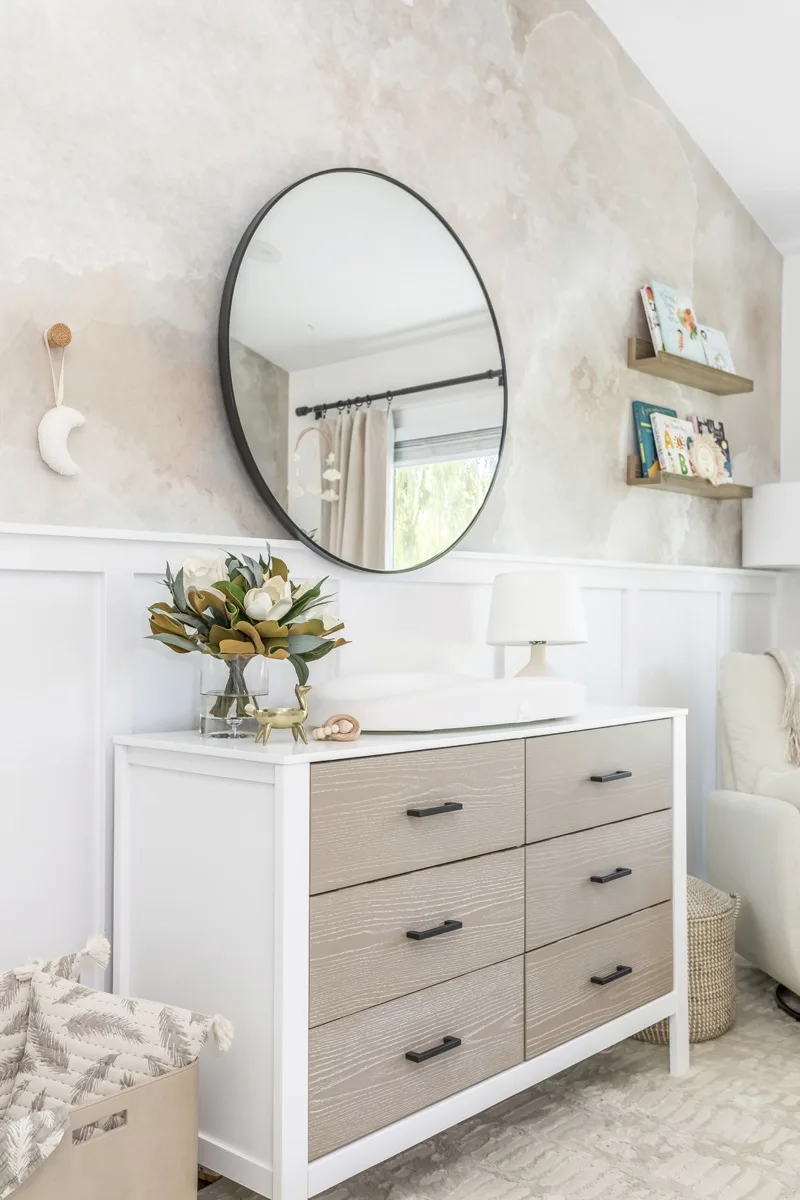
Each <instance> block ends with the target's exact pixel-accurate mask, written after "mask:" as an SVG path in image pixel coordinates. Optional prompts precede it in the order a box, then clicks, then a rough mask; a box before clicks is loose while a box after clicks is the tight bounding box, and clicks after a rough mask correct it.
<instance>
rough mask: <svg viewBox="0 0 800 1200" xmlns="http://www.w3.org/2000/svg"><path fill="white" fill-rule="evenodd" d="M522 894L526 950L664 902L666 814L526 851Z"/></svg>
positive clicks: (668, 878)
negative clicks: (524, 902)
mask: <svg viewBox="0 0 800 1200" xmlns="http://www.w3.org/2000/svg"><path fill="white" fill-rule="evenodd" d="M622 871H630V872H631V874H629V875H623V874H622V873H621V872H622ZM592 876H594V877H595V879H594V881H593V879H592ZM609 876H611V878H609ZM600 880H605V882H602V883H601V882H599V881H600ZM525 895H526V924H525V940H526V946H525V949H526V950H535V949H536V948H537V947H538V946H546V945H547V944H548V943H549V942H555V941H557V940H558V939H559V938H564V937H569V936H570V935H571V934H573V933H581V932H582V931H583V930H584V929H592V928H594V927H595V926H597V925H603V924H605V923H606V922H607V921H616V920H617V918H618V917H624V916H627V915H628V913H633V912H638V911H639V909H642V908H650V907H651V906H652V905H654V904H660V903H661V902H662V901H664V900H669V899H670V897H671V896H672V810H671V809H666V810H665V811H663V812H655V813H648V814H647V816H644V817H634V818H633V819H632V820H630V821H618V822H616V823H615V824H614V825H601V826H599V828H597V829H586V830H584V831H583V832H582V833H570V834H567V836H566V837H559V838H552V839H551V840H550V841H548V842H539V843H537V845H535V846H527V847H526V848H525Z"/></svg>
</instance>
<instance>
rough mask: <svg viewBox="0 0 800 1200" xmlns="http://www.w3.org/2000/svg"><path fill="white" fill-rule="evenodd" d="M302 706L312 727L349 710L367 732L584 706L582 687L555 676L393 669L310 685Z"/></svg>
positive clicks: (512, 718)
mask: <svg viewBox="0 0 800 1200" xmlns="http://www.w3.org/2000/svg"><path fill="white" fill-rule="evenodd" d="M308 704H309V714H310V723H311V724H312V725H321V724H322V723H323V722H324V721H325V720H327V718H328V717H331V716H334V715H335V714H336V713H350V714H352V716H354V717H356V718H357V719H358V721H359V722H360V724H361V728H362V729H363V730H364V731H365V732H369V733H431V732H434V731H444V730H449V729H481V728H486V727H487V726H492V725H527V724H530V722H531V721H550V720H554V719H556V718H559V717H572V716H575V714H576V713H579V712H581V710H582V709H583V708H584V707H585V705H586V688H585V687H584V686H583V684H582V683H575V682H573V681H572V680H568V679H559V678H558V676H555V675H548V676H534V677H531V676H527V677H520V676H514V678H512V679H475V678H474V677H473V676H469V675H444V674H426V673H400V672H398V673H397V674H393V675H351V676H350V677H349V678H347V677H345V678H342V679H334V680H331V681H329V682H328V683H323V684H321V685H320V686H319V687H314V688H312V690H311V691H310V692H309V696H308Z"/></svg>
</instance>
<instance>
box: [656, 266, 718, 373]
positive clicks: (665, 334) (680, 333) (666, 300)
mask: <svg viewBox="0 0 800 1200" xmlns="http://www.w3.org/2000/svg"><path fill="white" fill-rule="evenodd" d="M650 287H651V288H652V291H653V301H654V303H655V306H656V312H657V313H658V324H659V327H660V329H661V337H662V339H663V341H664V349H665V350H666V351H667V352H668V353H669V354H680V355H682V356H683V358H691V359H693V360H694V362H701V363H704V362H705V361H706V356H705V354H704V353H703V342H702V339H701V337H700V331H699V329H698V325H697V318H696V316H695V314H694V308H693V307H692V301H691V299H690V298H689V297H688V296H687V295H686V294H685V293H684V292H679V291H676V289H675V288H671V287H667V286H666V284H664V283H655V282H653V283H651V284H650Z"/></svg>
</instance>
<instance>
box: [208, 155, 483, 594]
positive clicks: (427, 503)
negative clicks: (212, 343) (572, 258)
mask: <svg viewBox="0 0 800 1200" xmlns="http://www.w3.org/2000/svg"><path fill="white" fill-rule="evenodd" d="M225 316H226V314H225V312H224V310H223V320H224V319H225ZM224 332H225V331H223V333H224ZM227 337H228V343H227V345H228V354H229V360H230V371H229V374H230V378H229V380H226V379H225V373H226V371H225V364H224V357H223V384H224V386H225V390H226V401H227V404H228V407H229V411H230V410H231V409H233V410H235V411H234V412H233V413H232V417H233V426H234V432H235V433H236V434H237V438H238V440H239V442H240V448H242V449H243V450H244V457H245V461H246V462H248V466H249V468H250V470H251V473H252V474H253V475H254V479H255V481H256V483H257V484H258V485H259V487H260V489H261V491H262V494H263V495H264V496H265V498H266V499H267V500H268V502H269V503H270V504H271V506H272V507H273V508H274V509H275V510H276V511H277V512H278V514H279V515H280V516H281V517H282V519H284V521H285V522H286V519H287V518H288V522H287V523H288V524H289V527H290V529H292V527H296V530H297V531H300V532H301V533H302V534H303V535H304V536H305V537H306V538H308V539H309V540H310V541H312V542H313V543H314V544H315V545H316V546H318V547H319V548H320V549H321V550H322V551H324V552H325V553H327V554H329V555H332V556H334V557H336V558H337V559H340V560H343V561H344V562H346V563H348V564H350V565H352V566H355V567H363V568H368V569H371V570H378V571H397V570H406V569H409V568H413V567H417V566H421V565H422V564H423V563H425V562H427V561H429V560H431V559H434V558H436V557H438V556H439V555H441V554H443V553H444V552H445V551H446V550H448V549H449V548H450V547H451V546H452V545H453V544H454V543H455V542H456V541H458V539H459V538H460V537H461V536H462V535H463V533H464V532H465V530H466V529H467V528H468V527H469V525H470V524H471V522H472V521H473V520H474V518H475V516H476V515H477V513H478V512H479V511H480V508H481V506H482V505H483V503H484V500H485V499H486V496H487V493H488V491H489V488H490V486H491V483H492V480H493V479H494V475H495V472H496V470H497V466H498V458H499V454H500V450H501V444H502V438H503V429H504V424H505V403H506V400H505V397H506V389H505V381H504V378H503V363H502V352H501V348H500V343H499V338H498V335H497V332H496V328H495V324H494V320H493V315H492V312H491V310H490V307H489V304H488V303H487V299H486V296H485V294H484V291H483V288H482V286H481V282H480V280H479V278H478V276H477V274H476V272H475V269H474V268H473V266H472V264H471V263H470V261H469V259H468V257H467V256H466V254H465V253H464V250H463V249H462V247H461V246H460V244H459V242H458V241H457V240H456V238H455V236H454V235H453V234H452V233H451V232H450V230H449V229H448V227H447V225H445V224H444V222H443V221H442V220H441V219H440V218H439V217H438V216H437V215H436V214H435V213H434V212H433V211H432V210H431V209H430V208H429V207H428V206H427V205H426V204H424V203H423V202H422V201H421V200H420V199H419V198H418V197H416V196H415V195H414V194H413V193H411V192H409V191H407V190H406V189H405V188H404V187H402V186H401V185H399V184H397V183H395V182H394V181H392V180H390V179H386V178H385V177H383V176H376V175H373V174H370V173H368V172H362V171H349V170H342V171H335V172H329V173H326V174H322V175H316V176H312V177H311V178H309V179H307V180H304V181H303V182H301V183H299V184H297V185H296V186H295V187H293V188H291V189H289V190H288V191H287V192H285V193H283V194H282V195H281V196H280V197H278V198H277V200H276V201H274V202H273V203H272V204H271V205H270V206H268V209H267V210H266V212H265V214H264V216H263V217H262V219H261V220H260V222H259V223H258V224H257V226H256V228H255V230H254V232H253V233H252V235H251V236H250V240H249V242H248V243H247V246H246V249H245V252H244V256H243V258H242V259H241V263H240V264H239V267H238V273H237V274H236V278H235V285H234V287H233V291H232V293H231V294H230V314H229V321H228V324H227ZM237 424H238V426H239V429H238V430H237ZM242 441H244V443H245V447H242ZM248 451H249V454H248V453H247V452H248ZM294 531H295V529H293V532H294Z"/></svg>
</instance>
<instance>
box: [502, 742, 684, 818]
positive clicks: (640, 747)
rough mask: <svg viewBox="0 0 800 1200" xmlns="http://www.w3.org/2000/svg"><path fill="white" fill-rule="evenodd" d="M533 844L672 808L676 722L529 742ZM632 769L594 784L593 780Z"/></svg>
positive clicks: (528, 786)
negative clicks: (674, 727)
mask: <svg viewBox="0 0 800 1200" xmlns="http://www.w3.org/2000/svg"><path fill="white" fill-rule="evenodd" d="M526 755H527V773H526V774H527V781H526V794H527V831H526V837H525V840H526V841H527V842H539V841H542V840H543V839H544V838H551V837H558V836H559V835H560V834H562V833H575V832H577V830H579V829H591V828H593V827H594V826H596V825H606V824H608V823H609V822H610V821H624V820H625V819H626V818H627V817H638V816H640V815H641V814H642V813H647V812H655V811H656V809H659V808H669V807H670V805H671V804H672V722H671V721H666V720H665V721H645V722H642V723H640V724H636V725H616V726H609V727H608V728H605V729H586V730H582V731H580V732H579V733H560V734H553V735H552V736H551V737H537V738H529V739H528V741H527V743H526ZM618 771H630V777H626V778H621V779H618V780H616V781H615V780H609V781H608V782H605V783H596V782H592V779H591V776H592V775H597V776H603V775H612V774H614V773H616V772H618Z"/></svg>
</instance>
